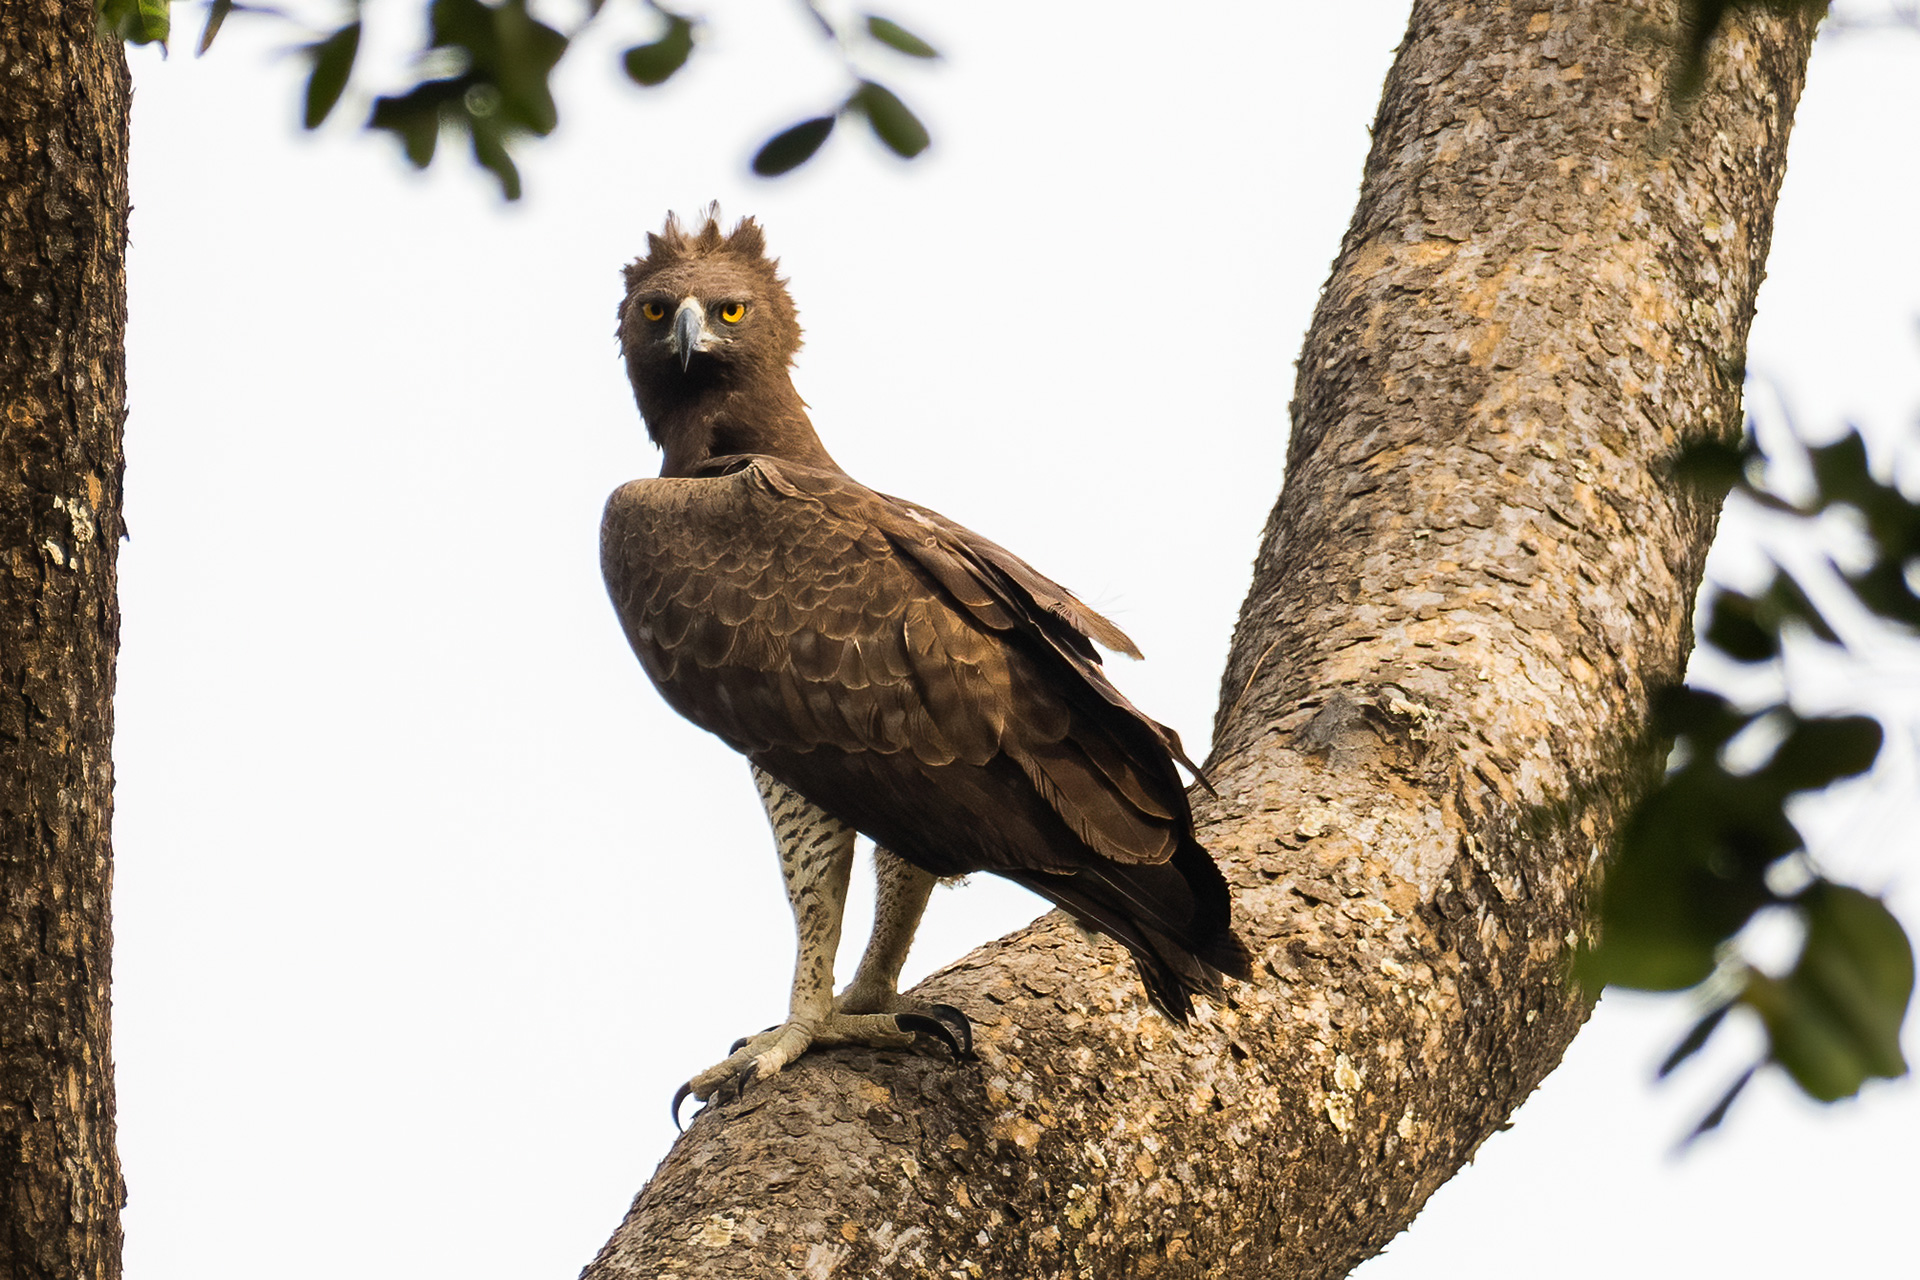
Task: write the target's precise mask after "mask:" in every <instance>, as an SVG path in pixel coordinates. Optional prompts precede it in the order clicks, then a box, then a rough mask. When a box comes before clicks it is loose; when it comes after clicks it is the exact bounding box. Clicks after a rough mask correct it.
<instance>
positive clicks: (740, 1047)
mask: <svg viewBox="0 0 1920 1280" xmlns="http://www.w3.org/2000/svg"><path fill="white" fill-rule="evenodd" d="M916 1033H918V1034H920V1035H925V1036H931V1037H932V1038H934V1039H936V1040H939V1041H940V1042H941V1043H943V1044H945V1045H946V1046H947V1047H948V1048H949V1049H951V1050H953V1054H954V1056H955V1057H956V1058H962V1059H970V1058H972V1057H973V1026H972V1023H970V1022H969V1021H968V1020H967V1015H966V1014H964V1013H961V1012H960V1011H959V1010H958V1009H956V1008H954V1007H953V1006H952V1005H950V1004H932V1005H926V1006H915V1007H914V1008H912V1009H905V1010H902V1011H901V1012H899V1013H841V1012H838V1011H836V1012H833V1013H829V1014H827V1015H826V1016H825V1017H824V1018H818V1019H808V1018H796V1019H794V1020H793V1021H791V1022H785V1023H782V1024H781V1025H779V1026H777V1027H769V1028H768V1029H767V1030H765V1031H762V1032H761V1033H760V1034H759V1035H757V1036H748V1037H747V1038H746V1039H745V1040H744V1041H735V1042H734V1048H733V1051H732V1052H731V1053H729V1054H728V1055H727V1056H726V1058H725V1059H723V1060H722V1061H720V1062H717V1063H715V1064H714V1065H713V1066H711V1067H708V1068H707V1069H706V1070H705V1071H702V1072H701V1073H700V1074H698V1075H696V1076H694V1077H693V1079H691V1080H689V1081H687V1082H686V1083H685V1084H683V1085H681V1086H680V1088H679V1089H677V1090H675V1092H674V1095H673V1107H672V1111H673V1123H674V1127H675V1128H678V1127H679V1125H680V1104H681V1103H683V1102H685V1101H686V1100H687V1097H688V1096H689V1095H691V1096H693V1097H694V1098H697V1099H699V1100H700V1101H701V1102H708V1103H722V1102H731V1101H733V1100H734V1099H735V1098H738V1097H739V1096H740V1095H741V1094H743V1093H745V1092H746V1089H747V1086H748V1085H750V1084H752V1083H753V1082H754V1081H756V1080H763V1079H766V1078H767V1077H768V1076H775V1075H778V1074H780V1072H781V1071H782V1070H784V1069H785V1068H786V1066H787V1064H788V1063H790V1062H792V1061H793V1060H794V1059H795V1058H797V1057H799V1056H800V1055H801V1054H803V1053H805V1052H806V1051H807V1050H808V1049H810V1048H813V1047H815V1046H819V1047H821V1048H826V1047H829V1046H832V1045H843V1044H855V1045H866V1046H869V1047H871V1048H879V1049H903V1048H906V1047H907V1046H908V1045H910V1044H912V1043H913V1037H914V1035H915V1034H916Z"/></svg>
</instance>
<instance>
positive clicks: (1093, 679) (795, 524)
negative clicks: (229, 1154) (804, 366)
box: [602, 218, 1249, 1096]
mask: <svg viewBox="0 0 1920 1280" xmlns="http://www.w3.org/2000/svg"><path fill="white" fill-rule="evenodd" d="M648 244H649V252H648V255H647V257H645V258H642V259H641V260H639V261H637V262H635V263H634V264H633V265H632V266H630V267H629V268H628V269H627V273H626V283H627V296H626V299H625V301H624V303H623V304H622V306H621V311H620V329H619V332H620V339H621V344H622V347H623V349H624V351H625V354H626V360H627V367H628V370H629V373H630V375H631V378H632V381H633V386H634V392H635V395H636V398H637V399H638V401H639V405H640V410H641V413H642V414H643V415H644V417H645V419H646V422H647V427H648V430H649V432H650V433H651V434H652V436H653V438H654V440H655V441H656V442H657V443H658V444H659V445H660V446H661V448H662V449H663V450H664V452H665V461H664V464H663V466H662V468H661V477H662V478H660V479H657V480H641V481H635V482H633V483H631V484H628V485H626V486H624V487H623V488H621V489H620V490H619V491H617V492H616V493H615V494H614V495H613V497H612V498H611V500H610V501H609V502H608V505H607V511H606V518H605V522H604V525H603V541H602V558H603V567H604V570H605V574H606V580H607V585H608V590H609V592H610V594H611V595H612V598H613V602H614V605H615V607H616V609H617V610H618V612H619V614H620V619H621V622H622V624H623V625H624V626H625V628H626V632H627V636H628V639H629V640H630V641H631V642H632V644H633V648H634V652H635V653H636V654H638V655H639V658H640V661H641V663H642V664H643V665H644V667H645V668H646V671H647V674H648V675H649V676H650V677H651V678H652V679H653V682H654V683H655V684H656V685H657V686H658V687H659V689H660V692H661V694H662V695H663V696H664V697H665V698H666V700H667V702H668V703H669V704H670V705H672V706H673V708H674V709H675V710H676V711H679V712H680V713H681V714H682V715H684V716H685V717H687V718H688V719H689V720H691V721H693V722H694V723H695V724H697V725H699V726H701V727H702V728H705V729H708V730H710V731H712V732H713V733H715V734H718V735H719V736H720V737H721V738H722V739H724V740H725V741H726V742H727V743H728V744H729V745H731V746H733V747H734V748H735V749H736V750H738V751H740V752H741V753H743V754H744V755H746V756H747V757H748V758H749V759H750V760H751V761H753V763H754V764H755V765H757V766H758V767H759V768H761V769H762V770H764V771H765V772H766V773H767V774H770V775H771V776H772V777H773V778H774V779H777V780H778V781H779V782H781V783H784V784H785V785H786V786H787V787H789V788H791V789H792V790H793V791H796V792H798V793H799V794H800V795H801V796H804V797H805V798H806V799H807V800H810V801H812V802H813V803H814V804H815V805H817V806H819V807H820V808H822V809H824V810H826V811H827V813H829V814H831V815H833V816H834V817H837V818H839V819H841V820H842V821H844V822H845V823H847V824H848V825H850V826H852V827H854V828H856V829H857V830H859V831H861V832H864V833H865V834H867V835H869V836H871V837H873V839H874V840H875V841H876V842H877V843H878V844H880V845H882V846H884V847H885V848H886V849H889V850H891V851H893V852H894V853H895V854H897V855H899V856H900V857H902V858H904V859H906V860H907V861H909V862H911V863H913V864H915V865H917V866H919V867H921V868H923V869H924V870H926V871H928V872H932V873H933V874H935V875H939V876H950V875H958V874H962V873H965V872H972V871H992V872H995V873H997V874H1000V875H1004V876H1007V877H1009V878H1011V879H1013V880H1016V881H1018V882H1019V883H1021V884H1024V885H1026V886H1028V887H1029V888H1031V889H1033V890H1035V891H1036V892H1038V893H1040V894H1041V895H1043V896H1045V897H1047V898H1049V899H1051V900H1053V901H1054V902H1056V903H1059V904H1060V905H1061V906H1062V907H1064V908H1065V909H1066V910H1067V911H1068V913H1069V914H1070V915H1072V916H1073V917H1074V918H1075V919H1076V920H1078V921H1079V922H1080V923H1082V924H1083V925H1086V926H1089V927H1091V928H1094V929H1098V930H1100V931H1102V932H1104V933H1107V934H1109V935H1110V936H1112V937H1114V938H1116V939H1117V940H1119V941H1120V942H1121V943H1123V944H1124V945H1125V946H1126V947H1127V948H1128V950H1129V951H1130V952H1132V954H1133V955H1134V957H1135V959H1136V960H1137V961H1138V962H1139V966H1140V971H1141V975H1142V977H1143V978H1144V980H1145V983H1146V987H1147V990H1148V992H1149V994H1150V995H1151V996H1152V998H1153V1000H1154V1002H1155V1003H1156V1004H1157V1005H1159V1006H1160V1008H1162V1009H1163V1010H1165V1011H1166V1012H1167V1013H1169V1014H1170V1015H1172V1016H1173V1017H1176V1018H1180V1019H1183V1020H1184V1018H1185V1016H1186V1012H1187V1008H1188V1004H1189V1001H1190V999H1191V997H1192V995H1193V994H1194V993H1196V992H1200V991H1206V990H1210V989H1212V988H1214V987H1215V985H1216V983H1215V978H1214V975H1215V974H1216V973H1225V974H1230V975H1233V976H1235V977H1242V978H1244V977H1246V976H1248V971H1249V966H1248V961H1247V954H1246V951H1245V949H1244V948H1243V947H1242V945H1241V943H1240V941H1239V940H1238V939H1237V938H1236V937H1235V936H1234V934H1233V932H1232V929H1231V927H1230V922H1229V909H1228V895H1227V890H1226V886H1225V884H1224V882H1223V881H1222V879H1221V877H1220V873H1219V871H1218V870H1217V869H1216V868H1215V866H1214V864H1213V861H1212V859H1211V858H1210V857H1209V855H1208V854H1207V852H1206V850H1205V849H1203V848H1202V847H1201V846H1200V845H1199V844H1198V843H1197V842H1196V841H1195V839H1194V836H1193V818H1192V813H1191V811H1190V809H1189V807H1188V802H1187V797H1186V792H1185V789H1184V787H1183V786H1182V785H1181V782H1180V778H1179V774H1178V773H1177V771H1176V769H1175V763H1174V762H1175V761H1176V760H1179V761H1181V762H1182V763H1186V764H1187V765H1188V767H1189V768H1192V765H1191V762H1188V761H1187V760H1186V757H1185V755H1184V754H1183V753H1182V751H1181V749H1180V744H1179V742H1178V740H1177V739H1176V738H1175V736H1174V734H1173V733H1172V731H1171V730H1169V729H1167V728H1166V727H1164V726H1162V725H1160V724H1158V723H1156V722H1155V721H1153V720H1151V719H1149V718H1147V717H1146V716H1144V715H1142V714H1141V713H1140V712H1138V711H1137V710H1135V709H1134V708H1133V706H1132V705H1131V704H1130V703H1128V701H1127V700H1126V698H1125V697H1123V696H1122V695H1121V694H1120V693H1119V691H1118V690H1116V689H1115V688H1114V687H1113V685H1112V684H1111V683H1110V682H1109V681H1108V680H1107V678H1106V675H1105V673H1104V671H1103V670H1102V668H1101V666H1100V659H1099V657H1098V655H1097V653H1096V651H1095V649H1094V645H1093V642H1094V641H1098V642H1099V643H1100V644H1102V645H1105V646H1106V647H1108V648H1111V649H1115V650H1117V651H1119V652H1123V653H1127V654H1130V655H1133V656H1136V657H1137V656H1138V654H1137V652H1136V651H1135V649H1134V646H1133V644H1132V642H1131V641H1129V640H1128V639H1127V637H1126V636H1125V635H1124V634H1122V633H1121V632H1120V630H1119V629H1118V628H1116V627H1115V626H1114V625H1113V624H1112V623H1110V622H1108V621H1107V620H1106V619H1104V618H1102V617H1101V616H1100V615H1099V614H1097V613H1095V612H1094V611H1093V610H1091V609H1089V608H1087V607H1086V606H1085V605H1083V604H1081V603H1080V602H1079V601H1078V600H1076V599H1075V598H1074V597H1073V596H1072V595H1071V594H1069V593H1068V592H1067V591H1066V590H1065V589H1064V588H1062V587H1061V586H1059V585H1058V584H1057V583H1055V582H1053V581H1051V580H1050V579H1048V578H1046V577H1045V576H1043V575H1042V574H1040V573H1038V572H1036V571H1035V570H1034V569H1033V568H1031V567H1030V566H1028V565H1027V564H1026V563H1025V562H1024V561H1022V560H1020V559H1019V558H1018V557H1016V556H1014V555H1013V554H1011V553H1010V552H1008V551H1006V550H1004V549H1003V548H1001V547H999V546H996V545H995V544H994V543H992V542H989V541H987V540H986V539H984V538H982V537H980V536H979V535H977V534H975V533H972V532H970V531H969V530H967V529H964V528H962V527H961V526H959V525H957V524H954V523H953V522H952V521H950V520H947V519H945V518H943V517H941V516H939V515H937V514H935V513H934V512H931V511H928V510H926V509H924V508H922V507H918V506H915V505H914V504H912V503H910V502H903V501H901V500H899V499H897V498H891V497H888V496H886V495H885V494H880V493H876V492H874V491H873V490H870V489H868V488H866V487H864V486H863V485H861V484H859V483H857V482H856V481H854V480H853V479H851V478H850V477H849V476H847V475H846V474H845V473H844V472H843V471H841V470H840V468H839V467H838V466H837V465H836V464H835V463H834V461H833V459H832V458H831V457H830V456H829V455H828V454H827V452H826V450H825V449H824V448H823V447H822V446H821V444H820V442H819V439H818V437H817V436H816V435H815V434H814V431H813V428H812V425H811V423H810V422H809V421H808V418H807V415H806V411H805V406H804V404H803V403H802V402H801V400H800V398H799V396H798V395H797V394H796V393H795V392H794V389H793V385H792V382H791V380H790V378H789V376H788V366H789V363H790V361H791V359H792V356H793V353H794V352H795V351H796V350H797V349H798V347H799V345H800V330H799V325H798V323H797V321H796V318H795V315H794V309H793V304H792V302H791V300H790V299H789V297H788V295H787V291H786V288H785V285H784V282H783V281H781V280H780V279H779V277H778V275H777V273H776V264H775V263H774V262H773V261H771V260H769V259H768V258H767V257H766V256H765V251H764V240H763V237H762V234H761V232H760V229H759V228H758V227H757V226H756V225H755V224H754V223H753V221H752V220H750V219H749V220H746V221H743V222H741V223H740V224H739V225H738V226H737V227H736V228H735V229H734V231H733V232H732V233H731V234H730V235H722V233H721V231H720V228H719V225H718V223H717V222H716V221H714V220H713V219H712V218H709V219H708V220H707V221H706V223H705V225H704V226H703V227H702V228H701V229H700V230H699V231H698V232H696V233H691V234H690V233H687V232H685V231H683V230H681V229H680V228H679V226H678V225H677V224H676V223H675V222H674V220H672V219H669V220H668V222H667V225H666V228H665V229H664V231H663V232H662V233H661V234H659V235H655V236H649V238H648ZM696 311H699V312H700V314H695V313H696ZM776 1069H777V1068H776ZM702 1096H705V1095H702Z"/></svg>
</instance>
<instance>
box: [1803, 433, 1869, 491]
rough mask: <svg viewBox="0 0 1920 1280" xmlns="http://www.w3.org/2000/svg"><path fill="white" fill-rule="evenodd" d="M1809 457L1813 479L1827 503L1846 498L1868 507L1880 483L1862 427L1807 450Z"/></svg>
mask: <svg viewBox="0 0 1920 1280" xmlns="http://www.w3.org/2000/svg"><path fill="white" fill-rule="evenodd" d="M1807 459H1808V461H1809V462H1811V463H1812V464H1813V480H1814V483H1815V484H1816V485H1818V486H1819V489H1820V497H1821V499H1822V501H1823V502H1825V503H1834V502H1846V503H1851V504H1853V505H1854V506H1857V507H1862V508H1864V507H1866V506H1867V505H1869V503H1870V502H1871V500H1872V496H1873V491H1874V490H1875V489H1877V488H1878V487H1879V485H1878V484H1877V483H1876V482H1875V481H1874V478H1873V470H1872V468H1871V467H1870V466H1869V465H1868V463H1867V442H1866V441H1865V440H1862V439H1861V438H1860V433H1859V432H1858V431H1849V432H1847V434H1846V435H1844V436H1841V437H1840V438H1839V439H1838V440H1836V441H1834V442H1833V443H1832V444H1829V445H1822V446H1820V447H1819V448H1817V449H1809V450H1807Z"/></svg>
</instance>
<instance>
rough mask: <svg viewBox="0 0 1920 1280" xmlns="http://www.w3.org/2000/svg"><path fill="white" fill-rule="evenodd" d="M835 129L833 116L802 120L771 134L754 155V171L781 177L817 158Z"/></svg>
mask: <svg viewBox="0 0 1920 1280" xmlns="http://www.w3.org/2000/svg"><path fill="white" fill-rule="evenodd" d="M832 132H833V117H832V116H816V117H815V118H814V119H812V120H802V121H801V122H800V123H799V124H796V125H794V126H793V127H792V128H791V129H782V130H781V131H780V132H779V133H776V134H774V135H773V136H772V137H771V138H768V139H767V141H766V143H765V145H763V146H762V147H761V148H760V150H758V151H756V152H755V153H754V156H753V171H754V172H755V173H757V174H759V175H760V176H761V177H763V178H777V177H779V176H780V175H781V174H783V173H788V172H790V171H792V170H794V169H797V168H799V167H800V166H801V165H803V164H805V163H806V162H807V161H809V160H811V159H813V153H814V152H816V151H818V150H819V149H820V148H821V147H822V146H823V145H824V144H825V143H826V141H827V135H828V134H831V133H832Z"/></svg>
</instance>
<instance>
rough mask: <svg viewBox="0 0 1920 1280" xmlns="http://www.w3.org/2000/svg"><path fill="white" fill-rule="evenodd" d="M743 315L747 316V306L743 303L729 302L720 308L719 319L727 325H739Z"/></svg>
mask: <svg viewBox="0 0 1920 1280" xmlns="http://www.w3.org/2000/svg"><path fill="white" fill-rule="evenodd" d="M745 314H747V304H746V303H744V302H729V303H728V304H727V305H726V306H724V307H721V308H720V318H721V319H722V320H724V321H726V322H727V323H728V324H739V323H740V317H741V316H744V315H745Z"/></svg>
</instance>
